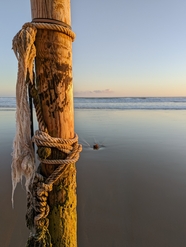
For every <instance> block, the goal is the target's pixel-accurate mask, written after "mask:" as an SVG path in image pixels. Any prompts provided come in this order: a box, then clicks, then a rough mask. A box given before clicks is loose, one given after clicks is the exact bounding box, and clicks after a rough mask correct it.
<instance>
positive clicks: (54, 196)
mask: <svg viewBox="0 0 186 247" xmlns="http://www.w3.org/2000/svg"><path fill="white" fill-rule="evenodd" d="M31 10H32V21H33V22H42V23H43V22H46V23H53V24H58V25H62V26H65V27H67V28H69V29H70V26H71V18H70V0H31ZM35 45H36V51H37V52H36V59H35V70H36V85H37V89H38V94H39V98H40V102H41V109H42V114H43V118H44V121H45V123H46V126H47V129H48V132H49V134H50V135H51V136H52V137H59V138H65V139H69V138H73V137H74V110H73V85H72V39H71V38H70V37H69V36H68V35H66V34H65V33H62V32H58V31H53V30H45V29H38V31H37V36H36V41H35ZM50 158H51V159H61V158H65V154H63V153H61V152H59V151H58V150H57V149H55V148H54V149H52V154H51V157H50ZM56 166H57V165H46V164H40V170H41V171H40V172H41V174H42V175H44V176H46V177H48V176H49V175H50V174H51V173H52V172H53V171H54V170H55V168H56ZM49 206H50V213H49V232H50V235H51V238H52V246H53V247H67V246H68V247H76V246H77V215H76V167H75V164H71V165H69V166H68V169H67V170H66V171H65V173H64V174H62V176H61V178H60V180H59V181H57V182H56V183H55V185H54V186H53V191H52V192H50V193H49Z"/></svg>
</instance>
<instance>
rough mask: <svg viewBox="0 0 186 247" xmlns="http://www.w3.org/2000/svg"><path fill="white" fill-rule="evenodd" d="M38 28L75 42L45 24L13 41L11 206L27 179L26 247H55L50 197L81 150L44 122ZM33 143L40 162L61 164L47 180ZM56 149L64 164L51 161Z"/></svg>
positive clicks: (26, 30)
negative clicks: (37, 73)
mask: <svg viewBox="0 0 186 247" xmlns="http://www.w3.org/2000/svg"><path fill="white" fill-rule="evenodd" d="M37 28H40V29H52V30H56V31H60V32H63V33H65V34H66V35H68V36H69V37H71V39H72V40H74V38H75V35H74V33H73V32H72V31H71V30H70V29H69V28H67V27H63V26H61V25H56V24H46V23H26V24H25V25H23V27H22V30H21V31H19V32H18V34H17V35H16V36H15V37H14V39H13V50H14V52H15V55H16V57H17V59H18V75H17V84H16V103H17V108H16V135H15V139H14V144H13V153H12V156H13V157H12V185H13V188H12V203H13V195H14V191H15V188H16V185H17V183H18V182H20V181H21V180H22V176H24V177H25V179H26V182H25V186H26V190H27V214H26V220H27V226H28V228H29V229H30V231H31V234H30V237H29V239H28V242H27V247H52V244H51V237H50V234H49V231H48V225H49V220H48V219H47V216H48V214H49V205H48V203H47V199H48V193H49V192H50V191H52V188H53V184H54V183H55V182H56V181H57V180H58V179H59V178H60V177H61V175H62V173H64V172H65V170H66V169H67V168H68V165H70V164H73V163H75V162H76V161H77V160H78V159H79V153H80V152H81V150H82V146H81V145H79V144H78V136H77V134H75V137H74V138H72V139H68V140H67V139H61V138H54V137H51V136H50V135H49V134H48V130H47V128H46V125H45V123H44V121H43V117H42V111H41V108H40V102H39V96H38V93H37V89H36V88H35V84H34V81H33V73H34V69H33V68H34V58H35V56H36V48H35V46H34V41H35V37H36V33H37ZM28 87H29V89H30V92H31V96H32V97H33V101H34V105H35V110H36V117H37V120H38V124H39V130H37V131H36V132H35V135H34V137H33V138H32V140H31V135H30V134H31V133H30V132H31V131H30V110H29V104H28V99H27V98H28V95H27V92H28ZM32 141H33V142H35V143H36V145H37V146H38V156H39V160H40V161H41V162H42V163H44V164H51V165H52V164H58V165H59V166H58V167H57V168H56V169H55V170H54V172H53V173H52V174H51V175H50V176H49V177H48V178H44V177H43V176H42V175H41V174H39V173H37V172H36V168H35V164H34V151H33V147H32ZM52 148H57V149H58V150H60V151H61V152H63V153H65V154H66V158H65V159H63V160H50V159H49V157H50V154H51V149H52Z"/></svg>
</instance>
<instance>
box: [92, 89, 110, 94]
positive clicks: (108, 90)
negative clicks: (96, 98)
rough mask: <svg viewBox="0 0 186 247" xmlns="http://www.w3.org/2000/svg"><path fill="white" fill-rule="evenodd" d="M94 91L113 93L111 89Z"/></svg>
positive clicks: (96, 91)
mask: <svg viewBox="0 0 186 247" xmlns="http://www.w3.org/2000/svg"><path fill="white" fill-rule="evenodd" d="M93 93H113V91H112V90H110V89H104V90H94V91H93Z"/></svg>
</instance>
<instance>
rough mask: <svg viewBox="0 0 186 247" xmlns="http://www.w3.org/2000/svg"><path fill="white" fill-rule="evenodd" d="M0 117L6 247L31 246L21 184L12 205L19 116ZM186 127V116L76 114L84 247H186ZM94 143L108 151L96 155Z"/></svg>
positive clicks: (0, 240) (2, 240) (0, 236)
mask: <svg viewBox="0 0 186 247" xmlns="http://www.w3.org/2000/svg"><path fill="white" fill-rule="evenodd" d="M0 118H1V121H0V136H1V140H0V146H1V149H0V157H1V166H0V181H1V184H2V185H1V188H0V194H1V198H2V200H1V201H0V209H1V210H0V217H1V228H0V245H1V246H3V247H14V246H15V243H16V246H19V247H23V246H25V244H26V241H27V238H28V234H29V232H28V229H27V227H26V225H25V212H26V194H25V190H24V186H21V184H19V185H18V187H17V188H16V191H15V197H14V203H15V205H14V209H12V205H11V171H10V170H11V152H12V141H13V138H14V134H15V111H0ZM185 122H186V111H163V110H161V111H154V110H153V111H151V110H149V111H146V110H141V111H139V110H136V111H133V110H132V111H131V110H127V111H120V110H111V111H110V110H101V111H100V110H91V111H90V110H79V109H78V110H76V109H75V131H76V132H77V133H78V135H79V141H80V142H81V143H82V144H83V152H82V153H81V154H80V159H79V161H78V162H77V164H76V167H77V200H78V206H77V212H78V246H81V247H87V246H89V247H95V246H96V247H99V246H107V247H113V246H114V247H121V246H126V247H149V246H153V247H165V246H169V247H175V246H179V247H185V245H186V237H185V229H186V215H185V208H186V196H185V188H186V179H185V177H186V166H185V160H186V153H185V143H186V135H184V133H186V125H185ZM35 126H36V128H35V129H37V124H36V125H35ZM84 141H85V142H84ZM94 142H99V143H101V144H103V145H104V147H103V148H101V149H99V150H93V149H92V145H93V144H94Z"/></svg>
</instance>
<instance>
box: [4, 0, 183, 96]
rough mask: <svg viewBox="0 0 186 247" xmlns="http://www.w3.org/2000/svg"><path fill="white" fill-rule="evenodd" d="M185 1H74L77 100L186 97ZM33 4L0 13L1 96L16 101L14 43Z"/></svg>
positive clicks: (19, 3)
mask: <svg viewBox="0 0 186 247" xmlns="http://www.w3.org/2000/svg"><path fill="white" fill-rule="evenodd" d="M185 10H186V1H185V0H114V1H111V0H94V1H93V0H92V1H90V0H78V1H77V0H71V19H72V30H73V31H74V32H75V33H76V39H75V41H74V42H73V84H74V96H79V97H80V96H82V97H143V96H145V97H148V96H149V97H151V96H186V14H185ZM29 21H31V10H30V1H29V0H16V1H15V0H8V1H2V2H1V8H0V32H1V39H0V96H15V84H16V77H17V60H16V58H15V55H14V52H13V50H12V39H13V37H14V36H15V34H16V33H17V32H18V31H19V30H20V29H21V27H22V25H23V24H24V23H25V22H29Z"/></svg>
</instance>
